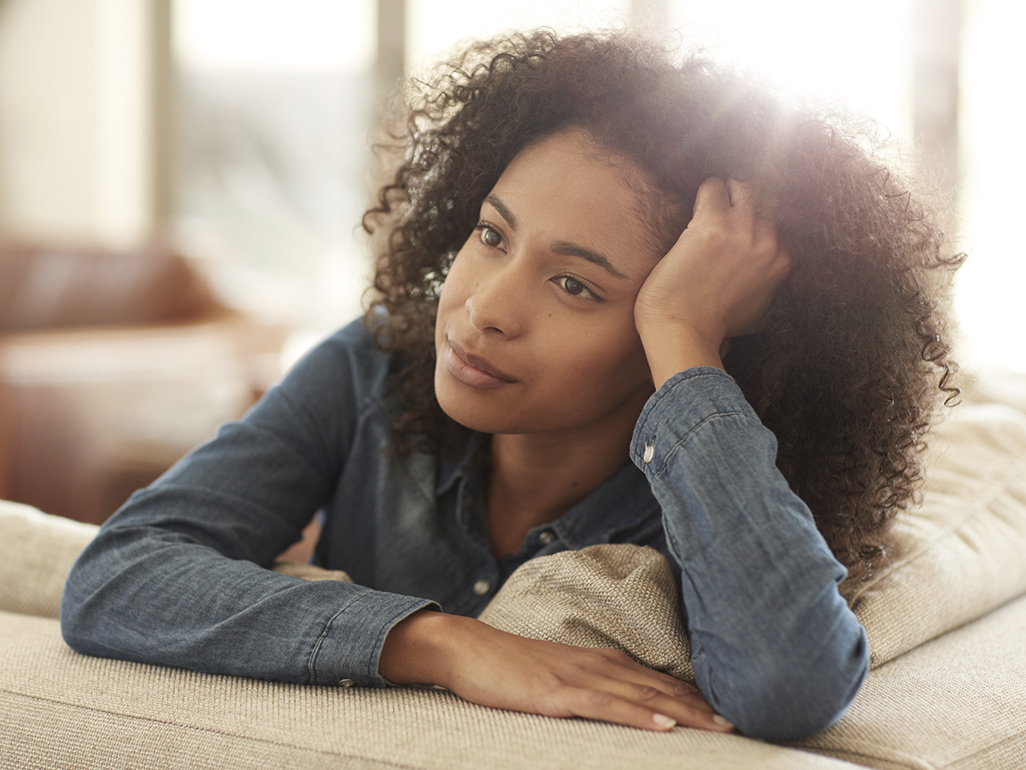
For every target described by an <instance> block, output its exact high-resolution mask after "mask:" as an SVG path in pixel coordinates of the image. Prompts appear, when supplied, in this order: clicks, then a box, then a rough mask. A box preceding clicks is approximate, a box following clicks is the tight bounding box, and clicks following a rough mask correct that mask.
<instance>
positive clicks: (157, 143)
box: [0, 0, 1026, 520]
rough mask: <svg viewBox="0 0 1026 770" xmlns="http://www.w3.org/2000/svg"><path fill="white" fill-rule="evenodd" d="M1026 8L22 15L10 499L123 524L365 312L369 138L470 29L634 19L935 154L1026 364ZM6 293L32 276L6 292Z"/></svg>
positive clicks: (966, 334) (2, 354)
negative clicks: (363, 218) (128, 509)
mask: <svg viewBox="0 0 1026 770" xmlns="http://www.w3.org/2000/svg"><path fill="white" fill-rule="evenodd" d="M1024 22H1026V4H1020V3H1018V2H1013V0H859V2H851V1H849V0H831V2H824V1H823V0H776V2H773V3H767V2H765V1H764V0H716V1H715V2H710V0H702V1H699V0H592V1H591V2H584V3H577V2H560V0H518V2H517V3H516V4H512V3H484V2H480V0H0V497H10V498H13V499H21V500H25V501H27V502H32V503H34V504H36V505H39V506H40V507H43V508H44V509H46V510H50V511H51V512H55V513H63V514H65V515H69V516H73V517H76V518H82V519H85V520H102V519H103V518H105V517H106V515H109V513H110V512H111V511H112V510H113V509H114V507H116V505H117V504H118V503H119V502H120V501H121V500H123V499H124V496H125V495H127V494H128V492H129V491H130V490H131V489H134V488H135V487H136V486H139V485H140V484H144V483H147V482H148V481H149V480H150V479H151V478H153V477H154V476H155V475H156V474H157V473H159V472H160V471H161V470H162V469H163V468H164V467H166V466H167V465H168V464H169V463H170V462H172V461H173V459H174V458H175V457H177V456H179V455H180V454H181V453H182V452H184V451H185V450H186V449H187V448H188V447H189V446H191V445H192V444H194V443H196V442H197V441H199V440H202V439H204V438H206V437H207V436H209V435H210V434H211V433H212V432H213V430H214V429H215V427H216V425H217V423H218V422H220V421H221V420H223V419H227V418H229V417H233V416H235V415H237V414H238V413H241V411H242V410H244V409H245V408H246V407H247V406H248V405H249V404H250V403H251V402H252V400H253V399H254V398H256V397H258V396H259V394H260V393H261V392H262V391H263V389H265V388H266V387H267V386H268V385H269V384H270V383H271V382H273V380H274V379H276V378H277V377H278V376H279V375H280V373H281V371H282V370H283V369H284V368H285V367H287V366H288V365H289V364H290V363H291V362H292V361H294V360H295V359H296V357H298V356H299V355H300V354H301V353H302V352H303V351H304V350H305V349H307V348H308V347H309V346H310V345H311V344H313V343H314V342H315V341H316V340H317V339H318V338H320V337H322V336H324V335H325V334H327V333H329V332H330V331H331V330H333V329H334V328H336V327H338V326H340V325H342V324H344V323H346V322H347V321H348V320H350V319H352V318H353V317H355V316H356V315H358V314H359V313H360V308H361V297H362V294H363V291H364V288H365V285H366V281H367V276H368V272H369V259H368V250H367V244H366V241H365V239H364V238H363V237H362V235H361V233H360V231H359V221H360V215H361V213H362V211H363V209H364V207H365V204H366V202H367V200H368V199H369V196H370V195H371V190H370V183H369V176H370V168H371V165H370V160H371V155H370V152H369V149H368V148H369V139H368V137H369V136H370V135H371V133H372V131H373V130H374V128H375V127H376V126H377V125H378V122H379V118H380V115H381V110H382V105H384V104H385V103H386V102H387V100H388V98H389V96H390V95H391V94H392V92H393V89H394V87H395V85H396V83H397V82H398V80H399V79H400V78H401V77H402V76H404V75H409V74H414V75H415V74H416V73H417V72H418V70H419V69H421V68H423V67H425V66H426V65H427V64H430V63H431V62H432V61H434V60H436V59H437V58H439V57H440V56H441V55H442V54H444V52H446V51H447V50H449V49H451V48H452V47H453V46H454V45H456V44H458V42H459V41H460V40H462V39H465V38H468V37H475V36H482V35H491V34H494V33H496V32H499V31H502V30H505V29H508V28H515V27H526V26H539V25H547V26H552V27H554V28H555V29H557V30H573V29H581V28H594V27H609V26H624V25H631V26H634V27H636V28H639V29H642V30H644V31H646V32H648V33H649V34H652V35H657V36H660V37H662V38H665V39H666V41H667V42H668V44H670V45H674V46H677V45H681V46H684V47H689V46H693V45H701V46H704V47H707V48H709V49H711V50H712V51H713V52H714V54H715V55H716V56H717V58H718V59H720V60H721V61H727V62H736V63H737V64H738V65H740V66H743V67H745V68H748V69H750V70H752V71H753V72H755V73H758V74H759V75H761V76H764V77H765V78H766V79H768V80H769V81H771V82H772V83H774V84H776V85H777V86H778V87H780V88H781V89H783V90H784V92H785V93H786V94H788V95H790V96H791V97H793V98H796V99H802V98H805V97H810V96H811V97H815V98H818V99H826V100H829V101H832V102H834V103H836V104H837V105H839V106H841V107H843V108H847V109H854V110H856V111H858V112H861V113H864V114H866V115H869V116H871V117H873V118H875V119H876V120H878V121H880V123H881V124H882V125H883V126H885V127H886V129H887V130H889V131H890V132H892V133H893V134H895V135H896V136H898V137H899V138H901V139H902V140H903V141H904V142H905V143H906V146H907V147H908V148H909V149H908V152H909V153H910V154H911V155H914V156H922V157H923V158H925V160H926V163H927V164H928V166H929V167H930V168H931V170H932V172H933V176H934V178H935V179H936V180H937V188H938V190H937V192H938V196H939V198H940V199H941V201H942V203H943V205H944V206H945V207H946V209H947V211H948V214H946V220H947V221H946V229H947V230H948V231H949V232H950V233H951V234H952V235H953V237H954V239H955V243H956V246H957V248H958V249H959V250H964V251H967V252H968V253H969V255H970V259H969V261H968V262H967V264H966V266H965V268H964V269H963V271H962V273H961V276H960V278H959V281H958V285H957V292H956V307H957V311H958V315H959V320H960V324H961V340H962V345H963V350H962V354H961V357H962V359H963V360H964V361H965V362H966V365H967V367H968V368H970V369H974V368H980V367H989V366H1001V367H1006V368H1009V369H1014V370H1020V371H1026V345H1024V344H1023V343H1022V342H1021V340H1022V338H1023V336H1024V332H1026V317H1024V315H1023V314H1022V313H1021V312H1020V311H1019V306H1020V305H1021V303H1022V288H1021V287H1022V286H1023V283H1024V281H1023V279H1024V277H1026V267H1024V265H1023V260H1022V259H1021V258H1020V255H1019V252H1020V243H1019V234H1018V229H1019V222H1020V216H1019V211H1018V209H1019V208H1020V205H1021V204H1020V201H1021V200H1022V197H1023V196H1022V194H1021V193H1020V190H1019V181H1018V180H1019V179H1020V178H1022V176H1023V172H1024V171H1026V149H1024V144H1023V142H1022V141H1019V140H1018V137H1017V134H1018V131H1019V126H1020V118H1021V115H1022V108H1021V107H1020V104H1019V101H1020V98H1019V96H1018V95H1017V94H1018V92H1019V80H1020V78H1019V75H1020V74H1021V73H1022V72H1023V66H1022V64H1021V63H1020V58H1019V54H1017V53H1016V50H1017V45H1018V41H1017V40H1014V39H1013V35H1016V34H1017V33H1018V31H1019V30H1021V29H1022V28H1023V26H1024ZM5 284H6V286H5Z"/></svg>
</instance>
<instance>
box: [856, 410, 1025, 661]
mask: <svg viewBox="0 0 1026 770" xmlns="http://www.w3.org/2000/svg"><path fill="white" fill-rule="evenodd" d="M924 465H925V468H926V483H925V486H924V488H923V502H922V505H920V506H918V507H916V508H913V509H911V510H909V511H907V512H904V513H903V514H901V515H900V516H899V517H898V519H897V521H896V522H895V535H896V544H897V547H896V549H895V552H894V554H893V557H892V560H891V562H890V563H889V565H888V566H887V567H885V568H884V569H882V570H881V571H880V573H879V574H878V575H877V576H876V577H875V578H873V579H872V580H870V581H869V582H867V583H865V584H863V585H862V586H860V587H859V589H858V591H857V592H856V593H855V594H854V595H853V596H852V597H851V604H852V607H853V609H854V610H855V612H856V614H857V615H858V617H859V620H860V621H861V622H862V624H863V626H865V628H866V631H867V633H868V634H869V641H870V650H871V655H872V658H871V665H873V666H878V665H881V664H882V663H885V662H887V661H888V660H891V659H893V658H895V657H897V656H898V655H901V654H902V653H904V652H906V651H908V650H911V649H913V648H915V647H918V646H919V645H921V644H922V643H924V642H926V641H928V640H930V639H933V638H934V637H936V636H939V635H940V634H943V633H944V632H946V631H949V630H951V629H953V628H957V627H958V626H961V625H963V624H965V623H968V622H970V621H971V620H974V619H976V618H978V617H980V616H982V615H984V614H986V613H987V612H989V611H990V610H992V609H994V608H995V607H997V606H999V605H1001V604H1003V603H1005V602H1007V601H1009V600H1010V599H1012V598H1015V597H1017V596H1020V595H1022V594H1023V593H1026V558H1023V555H1024V554H1026V415H1024V414H1023V413H1022V412H1019V411H1018V410H1015V409H1012V408H1011V407H1008V406H1003V405H1000V404H965V405H963V406H960V407H958V408H957V409H956V410H955V411H954V412H953V413H952V414H951V415H950V416H949V417H948V419H947V420H946V421H944V422H942V423H941V424H940V425H938V426H937V427H936V428H935V429H934V431H932V432H931V434H930V436H929V448H928V450H927V454H926V456H925V457H924Z"/></svg>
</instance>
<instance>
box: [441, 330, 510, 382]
mask: <svg viewBox="0 0 1026 770" xmlns="http://www.w3.org/2000/svg"><path fill="white" fill-rule="evenodd" d="M446 341H447V343H448V345H449V349H448V350H446V352H445V368H446V369H447V370H448V372H449V374H451V375H452V376H453V377H455V378H456V379H457V380H459V381H460V382H462V383H463V384H464V385H468V386H470V387H472V388H478V389H480V390H493V389H495V388H502V387H505V386H506V385H510V384H512V383H514V382H516V380H515V379H513V377H511V376H510V375H508V374H506V373H505V372H504V371H502V370H501V369H499V368H498V367H496V366H493V365H492V364H491V363H490V362H489V361H488V360H487V359H485V358H482V357H481V356H477V355H474V354H473V353H468V352H467V350H466V349H465V348H464V347H463V346H462V345H460V344H459V343H458V342H456V341H455V340H452V339H447V340H446Z"/></svg>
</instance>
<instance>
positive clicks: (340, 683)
mask: <svg viewBox="0 0 1026 770" xmlns="http://www.w3.org/2000/svg"><path fill="white" fill-rule="evenodd" d="M354 684H356V682H354V681H353V680H352V679H339V680H338V686H339V687H352V686H353V685H354Z"/></svg>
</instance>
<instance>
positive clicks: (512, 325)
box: [464, 269, 527, 338]
mask: <svg viewBox="0 0 1026 770" xmlns="http://www.w3.org/2000/svg"><path fill="white" fill-rule="evenodd" d="M515 272H516V271H515V270H511V269H505V270H496V271H495V272H494V273H492V274H491V275H489V276H488V277H487V278H483V277H482V279H481V280H478V281H476V282H475V283H474V290H473V291H472V292H470V294H469V295H468V296H467V299H466V302H465V303H464V305H465V307H466V309H467V315H468V316H469V317H470V323H471V325H473V327H474V328H475V329H477V330H478V331H479V332H482V333H492V334H501V335H502V336H503V337H505V338H513V337H516V336H519V335H520V334H521V333H522V332H523V329H524V310H525V307H524V304H525V298H526V296H527V291H526V287H521V286H518V283H519V282H518V281H517V276H516V275H515Z"/></svg>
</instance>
